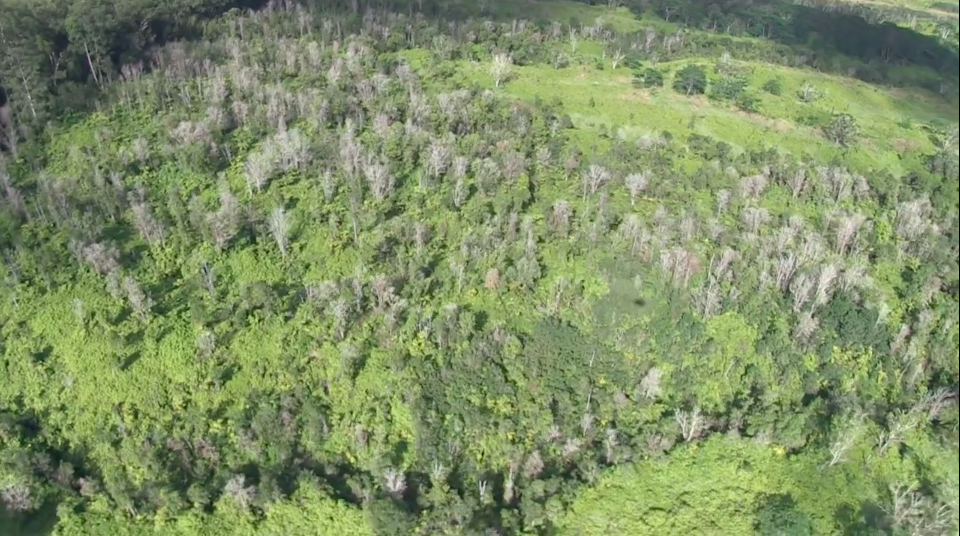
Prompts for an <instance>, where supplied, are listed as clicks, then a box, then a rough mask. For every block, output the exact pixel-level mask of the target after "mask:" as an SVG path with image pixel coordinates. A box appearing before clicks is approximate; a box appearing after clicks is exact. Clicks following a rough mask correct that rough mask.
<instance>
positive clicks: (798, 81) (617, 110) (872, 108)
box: [459, 60, 957, 173]
mask: <svg viewBox="0 0 960 536" xmlns="http://www.w3.org/2000/svg"><path fill="white" fill-rule="evenodd" d="M693 61H694V62H696V60H693ZM690 62H691V61H681V62H670V63H664V64H661V65H660V66H659V68H660V69H662V70H664V71H665V72H667V73H670V75H668V78H667V86H669V84H670V81H671V78H672V73H674V72H676V70H678V69H679V68H680V67H682V66H683V65H684V64H686V63H690ZM703 63H704V64H705V65H708V64H707V62H703ZM459 67H460V71H461V72H462V73H463V74H464V75H465V79H466V81H467V82H468V83H473V82H476V83H479V84H481V85H483V86H487V87H493V80H492V78H491V77H490V75H489V73H488V66H487V65H486V64H481V63H465V62H464V63H461V64H460V65H459ZM746 67H748V68H750V69H752V74H751V75H750V82H751V87H753V88H758V87H759V86H762V85H763V83H764V82H766V81H767V80H770V79H772V78H778V79H779V80H780V81H781V84H782V87H783V91H782V93H781V95H779V96H775V95H770V94H767V93H763V92H759V97H760V108H759V111H760V113H746V112H743V111H740V110H738V109H736V108H735V107H733V106H732V105H728V104H725V103H718V102H714V101H711V100H710V99H708V98H707V97H704V96H693V97H687V96H685V95H680V94H678V93H676V92H675V91H673V90H672V89H669V88H668V87H667V88H663V89H656V90H646V89H636V88H634V87H633V85H632V83H631V75H632V73H631V71H630V70H628V69H623V68H621V69H616V70H614V69H610V68H606V69H604V70H602V71H599V70H596V69H595V68H594V67H592V66H589V67H588V66H583V65H580V66H575V67H571V68H568V69H560V70H557V69H553V68H552V67H550V66H544V65H537V66H523V67H516V68H515V76H514V78H513V79H512V80H511V81H510V82H509V83H508V84H507V85H506V86H505V88H504V91H506V92H508V93H510V94H511V95H514V96H516V97H519V98H522V99H534V98H538V97H539V98H541V99H544V100H547V101H549V100H552V99H554V98H556V99H559V100H560V101H561V102H562V103H563V105H564V108H565V109H566V111H567V113H569V114H570V116H571V118H572V119H573V121H574V124H575V125H576V126H577V127H579V128H584V129H592V130H597V129H601V128H602V129H609V130H611V131H612V132H614V133H619V134H620V135H623V136H625V137H627V138H628V139H629V138H637V137H639V136H641V135H644V134H651V133H655V132H662V131H669V132H671V133H672V134H673V135H674V136H682V137H686V136H689V135H690V134H701V135H706V136H711V137H714V138H716V139H719V140H723V141H725V142H727V143H729V144H730V145H732V146H733V147H734V149H739V150H743V149H745V148H748V147H756V146H758V145H760V144H761V143H764V144H767V145H775V146H777V147H779V148H781V149H782V150H784V151H787V152H790V153H793V154H797V155H801V154H809V155H811V156H815V157H817V158H818V159H821V160H830V159H832V158H834V157H837V156H840V154H841V153H842V152H843V151H844V149H842V148H840V147H837V146H835V145H834V144H832V143H830V142H828V141H827V140H826V139H824V138H823V136H822V134H821V133H820V130H819V129H818V128H815V127H810V126H805V125H803V124H801V123H800V122H799V119H800V118H801V117H803V116H804V115H809V114H816V113H820V114H831V113H849V114H850V115H852V116H854V117H855V118H856V119H857V121H858V123H859V124H860V127H861V129H862V131H863V137H862V139H861V141H860V143H859V144H858V146H857V147H855V148H853V149H851V150H850V153H852V154H851V155H849V156H852V157H853V159H854V161H856V162H857V163H858V164H861V165H863V166H865V167H883V168H886V169H889V170H891V171H893V172H895V173H896V172H899V171H902V168H903V166H902V163H901V159H902V158H903V157H905V156H907V155H908V154H909V153H911V152H915V151H913V150H915V149H929V148H930V147H931V143H930V141H929V140H928V138H927V136H926V134H925V133H924V131H923V130H922V129H921V128H920V125H944V124H950V123H951V122H952V123H956V118H957V110H956V109H955V108H952V107H950V106H948V105H946V104H945V103H943V102H942V101H940V100H938V99H937V98H936V97H935V96H933V95H926V94H923V93H919V92H907V91H902V90H901V91H895V92H890V91H882V90H880V89H877V88H875V87H873V86H870V85H868V84H865V83H863V82H859V81H855V80H849V79H842V78H839V77H833V76H828V75H823V74H819V73H814V72H810V71H802V70H799V69H789V68H784V67H779V66H771V65H749V66H746ZM808 83H809V84H811V85H812V86H814V87H815V88H816V89H817V91H818V92H819V94H820V95H821V97H820V98H819V99H818V100H816V101H814V102H810V103H805V102H802V101H801V100H800V98H799V97H798V95H797V94H798V92H799V90H800V88H801V87H802V86H803V85H804V84H808Z"/></svg>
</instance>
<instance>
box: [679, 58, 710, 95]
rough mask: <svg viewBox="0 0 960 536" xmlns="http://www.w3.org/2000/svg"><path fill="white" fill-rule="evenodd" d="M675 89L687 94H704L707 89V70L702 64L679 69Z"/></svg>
mask: <svg viewBox="0 0 960 536" xmlns="http://www.w3.org/2000/svg"><path fill="white" fill-rule="evenodd" d="M673 89H675V90H676V91H677V92H679V93H683V94H685V95H702V94H704V93H706V91H707V72H706V71H705V70H704V68H703V67H702V66H700V65H687V66H686V67H684V68H683V69H680V70H679V71H677V75H676V76H675V77H674V79H673Z"/></svg>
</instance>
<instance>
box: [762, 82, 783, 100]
mask: <svg viewBox="0 0 960 536" xmlns="http://www.w3.org/2000/svg"><path fill="white" fill-rule="evenodd" d="M760 89H762V90H764V91H766V92H767V93H769V94H771V95H777V96H780V94H781V93H783V85H782V84H781V83H780V79H779V78H771V79H770V80H767V81H766V82H764V83H763V86H761V87H760Z"/></svg>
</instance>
